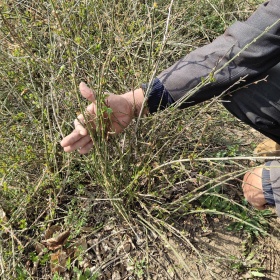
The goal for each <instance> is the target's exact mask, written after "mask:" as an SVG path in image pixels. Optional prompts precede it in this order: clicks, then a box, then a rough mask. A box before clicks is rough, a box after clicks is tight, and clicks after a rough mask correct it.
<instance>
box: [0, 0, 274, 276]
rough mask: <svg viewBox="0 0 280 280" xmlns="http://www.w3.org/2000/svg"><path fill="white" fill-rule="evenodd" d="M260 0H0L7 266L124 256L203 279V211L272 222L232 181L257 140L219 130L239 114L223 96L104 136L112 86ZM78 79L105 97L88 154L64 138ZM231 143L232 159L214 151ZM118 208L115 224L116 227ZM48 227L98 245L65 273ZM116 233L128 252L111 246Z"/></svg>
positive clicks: (104, 261) (140, 270) (138, 266)
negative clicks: (199, 241) (54, 258)
mask: <svg viewBox="0 0 280 280" xmlns="http://www.w3.org/2000/svg"><path fill="white" fill-rule="evenodd" d="M258 2H259V1H252V0H248V1H216V0H213V1H199V0H197V1H169V0H166V1H165V0H164V1H158V2H156V3H154V2H153V1H140V0H137V1H135V0H134V1H132V0H122V1H116V0H112V1H101V0H89V1H73V0H70V1H60V0H59V1H52V0H50V1H43V2H42V1H37V2H36V1H10V0H4V1H2V2H1V4H0V41H1V44H0V86H1V92H0V100H1V106H0V113H1V131H0V136H1V137H0V145H1V147H2V149H1V153H0V155H1V157H0V175H1V179H0V213H1V210H2V208H3V213H4V214H5V215H3V217H2V215H1V216H0V226H1V232H0V236H1V238H0V250H1V254H0V275H1V277H2V278H3V279H57V280H58V279H64V276H65V275H67V276H68V277H70V278H71V277H72V279H104V278H102V277H107V279H110V277H111V276H112V273H113V272H115V273H116V275H117V272H118V271H122V272H123V274H125V273H126V271H127V269H126V268H127V260H129V259H133V265H134V270H133V271H131V272H130V273H131V274H130V275H126V276H127V277H138V278H141V277H144V276H146V275H150V276H151V274H152V273H153V272H154V273H155V272H156V273H157V274H158V275H162V277H163V279H168V277H169V279H170V278H172V277H175V279H188V278H187V277H191V278H192V279H196V278H198V277H199V276H198V274H197V273H196V271H195V270H194V269H193V268H197V267H199V268H200V269H201V270H204V271H206V272H205V273H208V274H210V275H212V276H213V275H214V276H213V277H215V275H216V274H215V269H212V268H211V269H210V268H209V263H208V260H209V258H208V256H206V254H204V253H203V250H200V247H199V245H196V244H195V242H194V241H193V238H194V237H193V236H194V235H195V234H196V232H194V231H193V229H194V228H195V227H194V226H193V225H195V224H199V225H200V227H202V228H203V227H204V229H205V230H204V231H206V229H208V226H209V228H210V225H208V224H207V219H208V218H209V217H210V219H211V218H212V217H213V216H219V217H222V218H221V219H224V220H225V222H227V221H228V220H227V219H230V220H231V222H232V224H231V228H230V229H231V230H241V231H242V232H244V231H245V232H248V233H250V234H251V235H254V236H257V235H258V234H259V233H266V232H267V231H268V228H269V221H268V220H267V218H268V217H269V215H270V213H268V212H259V211H254V210H251V209H248V207H247V205H245V204H244V203H243V202H242V201H241V199H240V197H239V195H238V194H236V191H235V190H236V189H239V188H238V186H239V185H240V177H241V176H242V175H243V174H244V172H246V171H247V170H248V161H249V160H248V158H246V159H244V160H237V159H236V158H235V157H236V156H239V155H240V154H241V155H242V156H244V157H248V156H250V151H249V150H248V151H245V152H244V151H240V142H236V139H235V137H230V136H229V135H231V133H230V131H226V130H225V129H224V127H223V125H222V124H221V119H224V120H225V121H227V122H228V124H229V127H230V129H239V130H240V131H241V130H242V129H244V126H243V125H242V124H240V123H238V122H237V121H236V120H233V118H232V117H230V116H228V114H227V113H226V112H225V111H224V109H221V107H220V104H219V102H218V101H217V100H215V101H213V103H210V105H211V106H209V103H208V105H207V104H205V105H200V107H199V106H196V107H193V108H191V109H189V110H188V111H184V112H183V113H182V112H181V111H180V112H179V111H178V109H176V108H172V109H170V110H167V111H165V112H159V113H158V114H156V115H154V116H149V117H147V118H145V119H139V120H138V121H137V122H136V121H135V122H134V123H133V124H132V125H131V126H130V127H129V128H127V129H126V130H125V132H124V134H122V135H119V136H115V137H111V138H110V139H108V137H107V134H106V121H104V119H103V115H104V114H106V115H110V114H111V111H110V108H108V107H107V106H105V105H106V104H105V102H104V100H105V99H104V98H105V95H104V92H114V93H117V94H121V93H123V92H126V91H128V90H130V89H134V88H137V87H139V86H140V85H141V83H142V82H148V81H149V80H151V78H152V77H153V76H154V75H155V73H158V72H160V71H161V70H163V69H165V68H166V67H167V66H169V65H171V64H172V63H173V62H174V61H175V60H176V59H179V58H181V57H182V56H183V55H184V54H185V53H188V52H190V51H191V50H193V49H196V48H197V47H199V46H201V45H203V44H205V43H207V42H209V41H211V40H212V39H214V38H215V37H217V36H218V35H219V34H220V33H221V32H223V30H224V29H225V27H226V26H228V25H229V24H230V23H232V22H233V21H234V20H236V19H244V18H246V17H247V16H248V14H249V12H251V11H252V10H254V9H255V6H256V4H257V3H258ZM186 5H187V8H186ZM81 80H83V81H86V82H87V83H88V84H89V85H90V86H91V88H93V90H94V91H95V93H96V97H97V103H98V105H99V106H98V108H99V109H98V113H97V116H96V117H97V120H98V121H97V126H99V128H100V129H99V131H100V133H99V134H92V135H91V136H92V139H93V141H94V147H93V150H92V152H91V153H90V154H89V155H86V156H79V155H77V154H76V153H72V154H70V155H69V154H65V153H64V152H63V151H62V149H61V147H60V146H59V141H60V140H61V138H62V137H63V136H65V135H66V134H67V133H69V131H71V129H72V121H73V119H75V118H76V115H77V114H79V112H84V108H85V106H86V104H85V102H84V101H83V100H81V98H80V95H79V92H78V87H77V84H78V83H79V82H80V81H81ZM211 81H213V77H210V82H211ZM202 82H203V83H206V82H208V81H207V80H204V81H202ZM212 105H213V106H212ZM206 109H207V113H205V112H206ZM85 117H87V116H85ZM209 128H211V129H209ZM233 136H234V135H233ZM250 137H251V136H250ZM248 139H251V138H249V137H248ZM227 144H229V145H227ZM225 156H226V157H231V159H229V160H209V157H211V158H212V157H214V158H215V157H220V158H224V157H225ZM4 217H5V218H4ZM112 218H114V221H115V227H116V228H114V227H112V228H110V227H109V228H108V224H109V225H110V221H111V220H112ZM190 224H191V226H190ZM52 226H59V227H60V228H63V229H69V230H70V232H71V242H72V241H75V240H79V239H80V238H81V237H84V238H86V240H87V243H88V244H91V245H90V246H89V247H88V248H87V249H85V248H81V250H80V251H79V256H76V258H77V262H75V261H73V262H72V259H71V258H68V259H67V260H66V264H65V267H63V269H65V270H66V272H65V273H66V274H65V275H60V274H59V273H58V272H54V271H51V267H50V254H51V252H45V251H43V253H41V255H40V252H39V253H38V252H36V248H35V246H34V245H33V244H36V243H41V241H42V240H44V239H45V238H46V235H47V233H48V230H49V229H50V228H51V227H52ZM198 231H199V230H198ZM100 232H102V233H103V234H104V236H103V235H99V233H100ZM128 233H129V234H128ZM100 236H101V237H100ZM125 238H126V239H125ZM101 244H102V245H103V246H102V248H103V250H101V249H100V248H99V247H100V246H101ZM120 244H122V247H123V248H125V250H124V253H119V252H117V249H116V248H118V247H121V246H120ZM65 247H66V249H69V248H70V247H71V244H66V245H65ZM93 248H94V249H93ZM66 249H65V250H66ZM39 255H40V256H39ZM127 255H129V256H127ZM83 260H87V261H84V262H83ZM216 265H217V266H218V262H216ZM238 265H240V266H242V265H243V266H244V263H242V264H238V263H236V267H234V268H236V269H237V270H238V271H241V268H238ZM111 266H112V267H113V272H112V273H111V272H110V269H108V267H111ZM258 267H259V266H257V267H255V266H253V265H252V266H251V273H252V275H253V276H255V277H260V276H258V275H261V273H262V270H260V269H259V268H258ZM114 269H115V270H114ZM105 271H107V272H108V271H109V272H108V273H109V274H108V275H109V276H106V275H107V274H106V275H105ZM107 272H106V273H107ZM110 273H111V274H110ZM205 273H204V274H205ZM102 274H103V275H102ZM171 274H172V275H173V276H172V277H171V276H170V275H171ZM104 275H105V276H104ZM225 277H226V276H225Z"/></svg>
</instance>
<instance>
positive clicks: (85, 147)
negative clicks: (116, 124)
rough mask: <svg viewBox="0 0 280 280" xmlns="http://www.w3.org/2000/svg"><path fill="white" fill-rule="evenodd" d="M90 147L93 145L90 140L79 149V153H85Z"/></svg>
mask: <svg viewBox="0 0 280 280" xmlns="http://www.w3.org/2000/svg"><path fill="white" fill-rule="evenodd" d="M92 147H93V142H92V140H91V141H89V142H88V143H87V144H86V145H85V146H83V147H82V148H81V149H80V150H79V153H80V154H81V155H84V154H87V153H88V152H89V151H90V150H91V148H92Z"/></svg>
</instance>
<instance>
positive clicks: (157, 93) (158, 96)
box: [142, 78, 174, 113]
mask: <svg viewBox="0 0 280 280" xmlns="http://www.w3.org/2000/svg"><path fill="white" fill-rule="evenodd" d="M147 88H148V85H147V84H143V85H142V89H143V90H144V91H145V92H146V91H147ZM146 94H147V96H148V99H147V105H148V108H149V112H150V113H155V112H157V111H160V110H163V109H165V108H167V107H169V106H170V105H171V104H172V103H174V100H173V98H172V97H171V95H170V94H169V92H168V91H167V90H166V89H165V87H164V85H163V84H162V82H161V81H160V80H159V79H158V78H155V79H154V80H153V81H152V84H151V87H150V90H149V92H147V93H146Z"/></svg>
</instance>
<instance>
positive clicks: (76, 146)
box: [64, 135, 92, 152]
mask: <svg viewBox="0 0 280 280" xmlns="http://www.w3.org/2000/svg"><path fill="white" fill-rule="evenodd" d="M89 142H92V140H91V137H90V135H86V136H84V137H82V138H80V139H79V140H78V141H76V142H75V143H73V144H71V145H68V146H66V147H64V151H65V152H73V151H75V150H77V149H83V148H84V146H85V145H87V144H88V143H89Z"/></svg>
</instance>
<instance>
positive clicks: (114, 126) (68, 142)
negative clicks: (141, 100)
mask: <svg viewBox="0 0 280 280" xmlns="http://www.w3.org/2000/svg"><path fill="white" fill-rule="evenodd" d="M79 88H80V92H81V95H82V96H83V97H85V98H86V99H87V100H89V101H91V102H92V103H91V104H90V105H89V106H88V107H87V108H86V112H85V114H84V115H86V116H88V118H87V120H85V119H84V116H83V115H82V114H80V115H79V116H78V117H77V119H76V120H75V121H74V126H75V128H74V130H73V131H72V132H71V133H70V134H69V135H68V136H66V137H65V138H64V139H63V140H62V141H61V143H60V144H61V146H62V147H63V148H64V151H65V152H72V151H74V150H78V152H79V153H80V154H86V153H88V152H89V151H90V149H91V148H92V147H93V141H92V139H91V136H90V133H89V132H88V127H90V129H92V131H93V132H96V133H98V131H96V130H97V125H96V114H97V102H96V97H95V94H94V93H93V91H92V90H91V89H90V88H89V87H88V86H87V85H86V84H85V83H83V82H82V83H80V86H79ZM142 95H143V94H142ZM127 96H131V94H130V95H129V94H124V95H114V94H109V95H108V96H107V97H106V98H105V105H106V106H107V107H108V108H110V109H111V110H110V113H109V114H108V113H106V110H104V111H105V112H103V118H104V121H105V123H106V124H107V125H108V126H107V127H106V128H103V129H106V130H107V131H108V132H109V133H110V134H118V133H120V132H122V131H123V130H124V129H125V128H126V127H127V126H128V125H129V124H130V122H131V120H132V118H133V115H134V114H133V113H134V112H133V111H134V108H133V107H134V105H133V103H132V102H131V98H127ZM86 121H88V124H86Z"/></svg>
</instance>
